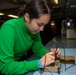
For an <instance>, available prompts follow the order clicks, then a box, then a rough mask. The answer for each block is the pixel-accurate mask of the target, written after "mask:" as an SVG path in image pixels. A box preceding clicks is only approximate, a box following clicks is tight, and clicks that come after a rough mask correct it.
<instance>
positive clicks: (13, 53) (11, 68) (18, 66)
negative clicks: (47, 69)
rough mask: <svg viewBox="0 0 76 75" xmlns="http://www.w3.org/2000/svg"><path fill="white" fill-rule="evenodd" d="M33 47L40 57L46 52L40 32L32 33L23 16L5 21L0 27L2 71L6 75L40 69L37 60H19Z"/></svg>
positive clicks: (15, 74) (0, 69)
mask: <svg viewBox="0 0 76 75" xmlns="http://www.w3.org/2000/svg"><path fill="white" fill-rule="evenodd" d="M31 47H32V50H33V52H34V53H35V54H36V55H37V56H39V57H42V56H43V55H44V54H45V53H46V49H45V48H44V46H43V45H42V44H41V39H40V35H39V33H37V34H32V33H31V32H30V31H29V30H28V28H27V27H26V24H25V22H24V18H23V17H21V18H17V19H12V20H8V21H7V22H5V23H4V24H3V25H2V27H1V28H0V71H1V72H2V73H4V74H6V75H11V74H13V75H18V74H24V73H26V72H28V71H31V70H38V61H37V60H33V61H29V62H27V61H20V62H19V61H18V59H19V58H20V57H21V56H22V55H23V54H24V53H26V52H27V51H28V50H29V49H30V48H31Z"/></svg>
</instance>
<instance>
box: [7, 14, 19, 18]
mask: <svg viewBox="0 0 76 75" xmlns="http://www.w3.org/2000/svg"><path fill="white" fill-rule="evenodd" d="M8 16H9V17H12V18H18V16H16V15H11V14H10V15H8Z"/></svg>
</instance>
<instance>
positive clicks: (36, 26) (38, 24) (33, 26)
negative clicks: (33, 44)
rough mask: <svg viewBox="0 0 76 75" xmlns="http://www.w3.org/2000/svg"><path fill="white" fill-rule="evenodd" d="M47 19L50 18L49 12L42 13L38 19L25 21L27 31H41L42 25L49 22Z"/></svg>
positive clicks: (33, 32) (34, 32)
mask: <svg viewBox="0 0 76 75" xmlns="http://www.w3.org/2000/svg"><path fill="white" fill-rule="evenodd" d="M26 18H27V17H26ZM28 20H29V19H28ZM49 20H50V14H43V15H41V16H40V17H39V18H38V19H32V20H29V21H27V23H26V24H27V27H28V29H29V31H30V32H31V33H32V34H36V33H38V32H40V31H43V29H44V26H45V25H46V24H47V23H48V22H49Z"/></svg>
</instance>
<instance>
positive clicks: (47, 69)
mask: <svg viewBox="0 0 76 75" xmlns="http://www.w3.org/2000/svg"><path fill="white" fill-rule="evenodd" d="M45 69H46V70H47V71H48V72H49V73H50V74H51V75H53V74H52V72H50V71H49V70H48V69H47V68H45Z"/></svg>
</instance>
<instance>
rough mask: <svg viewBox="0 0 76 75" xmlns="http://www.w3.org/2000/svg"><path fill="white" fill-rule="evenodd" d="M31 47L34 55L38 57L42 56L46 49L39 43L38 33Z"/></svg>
mask: <svg viewBox="0 0 76 75" xmlns="http://www.w3.org/2000/svg"><path fill="white" fill-rule="evenodd" d="M32 49H33V52H34V53H35V55H36V56H38V57H42V56H43V55H44V54H46V52H47V51H48V50H47V49H46V48H45V47H44V46H43V44H42V43H41V38H40V34H39V33H38V34H37V35H36V39H35V41H34V43H33V47H32Z"/></svg>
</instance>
